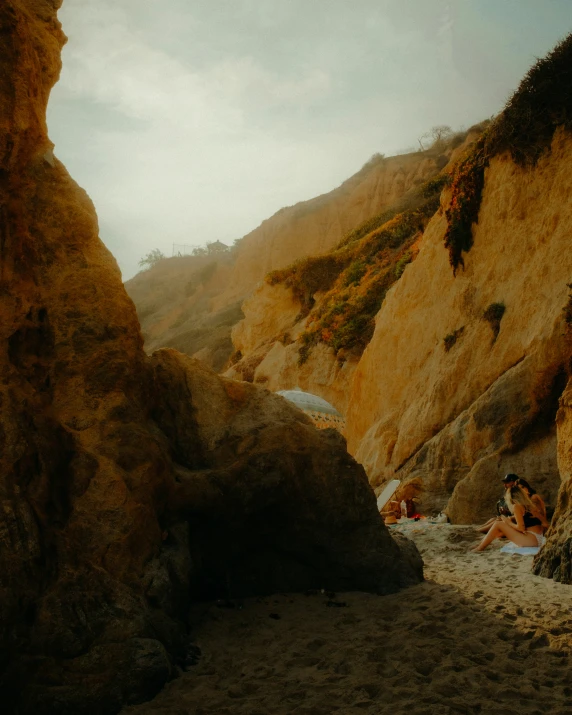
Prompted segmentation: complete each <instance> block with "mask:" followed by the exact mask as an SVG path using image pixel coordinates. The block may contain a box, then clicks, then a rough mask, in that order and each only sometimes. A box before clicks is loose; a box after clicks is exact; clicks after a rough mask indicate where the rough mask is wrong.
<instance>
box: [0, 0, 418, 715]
mask: <svg viewBox="0 0 572 715" xmlns="http://www.w3.org/2000/svg"><path fill="white" fill-rule="evenodd" d="M59 5H60V2H59V0H5V2H4V3H3V4H2V5H1V6H0V29H1V32H2V37H3V43H2V46H3V52H2V53H1V55H0V77H1V80H0V105H1V106H2V107H3V112H2V119H1V123H0V259H1V262H0V315H1V317H2V320H1V323H0V363H1V367H2V379H1V380H0V690H1V693H0V700H1V702H2V706H3V709H4V710H6V711H7V712H18V713H20V714H21V715H28V714H29V713H34V714H35V715H56V714H57V715H63V714H64V713H70V714H71V713H85V715H96V714H97V715H111V714H112V713H117V712H118V711H119V709H120V708H121V706H122V704H124V703H134V702H139V701H141V700H144V699H147V698H150V697H152V696H153V695H154V694H155V693H156V692H157V691H158V690H159V689H160V688H161V687H162V685H163V684H164V683H165V681H166V680H167V679H168V678H169V677H170V676H171V674H172V673H173V670H174V667H175V666H176V664H177V663H179V664H183V663H184V659H185V655H186V638H187V636H186V633H187V631H186V625H185V619H186V615H187V610H188V605H189V602H190V599H191V597H192V596H193V595H195V596H199V595H200V596H204V595H207V594H208V595H228V593H229V591H228V589H229V588H232V594H233V595H238V594H243V593H253V592H257V591H261V592H268V590H272V589H273V588H274V587H276V586H278V585H279V586H280V588H284V589H287V588H297V587H302V586H306V585H310V584H311V585H312V587H322V586H324V585H326V584H329V583H331V584H332V585H333V586H336V587H337V586H342V585H343V586H344V587H347V588H356V587H359V588H370V589H372V590H377V591H380V592H386V591H389V590H392V589H396V588H399V587H400V585H403V584H406V583H410V582H413V581H416V580H418V579H419V578H421V573H420V563H419V562H416V563H413V562H414V561H415V558H416V557H412V556H411V554H409V552H408V548H406V547H402V546H399V547H398V546H397V545H396V544H395V543H394V542H393V541H392V540H391V539H390V537H389V535H388V534H387V532H386V531H385V528H384V526H383V524H382V523H381V520H380V518H379V516H378V514H377V509H376V505H375V498H374V496H373V494H372V493H371V491H370V489H369V487H368V485H367V482H366V479H365V477H364V474H363V472H362V470H361V469H360V468H359V467H358V466H357V465H356V464H355V463H354V462H353V461H352V460H351V458H349V457H348V456H347V453H346V451H345V448H344V445H343V443H341V442H340V441H339V438H337V437H336V436H335V435H327V434H321V433H317V432H316V431H315V430H314V429H313V428H312V427H311V426H310V425H309V424H308V423H307V421H306V420H305V418H304V417H303V415H302V414H301V413H295V412H294V411H293V409H292V408H289V407H288V406H287V405H286V404H285V403H284V401H282V400H279V398H277V397H272V396H270V395H268V394H267V393H265V392H264V391H261V390H259V389H258V388H254V387H250V386H249V387H245V386H242V385H239V386H238V387H235V385H236V383H233V382H222V381H220V379H219V378H217V377H216V376H215V375H214V374H213V373H210V372H208V371H206V370H205V369H201V368H200V367H198V366H197V365H196V364H194V363H190V362H185V361H184V360H182V359H181V358H179V357H177V356H176V355H174V354H173V353H166V354H160V355H159V356H157V357H156V358H154V359H153V360H149V359H148V358H147V357H146V355H145V353H144V351H143V341H142V338H141V335H140V332H139V325H138V322H137V317H136V314H135V309H134V306H133V304H132V302H131V301H130V300H129V298H128V297H127V295H126V293H125V291H124V289H123V286H122V284H121V277H120V273H119V270H118V268H117V265H116V263H115V261H114V259H113V258H112V256H111V255H110V254H109V252H108V251H107V250H106V249H105V247H104V246H103V244H102V243H101V241H100V240H99V238H98V227H97V220H96V216H95V212H94V209H93V206H92V204H91V202H90V200H89V198H88V197H87V195H86V194H85V192H83V191H82V190H81V189H80V188H79V187H78V186H77V185H76V184H75V183H74V182H73V181H72V179H71V178H70V177H69V175H68V174H67V172H66V170H65V168H64V167H63V166H62V164H61V163H59V162H58V161H57V160H56V159H54V157H53V153H52V145H51V143H50V142H49V139H48V138H47V133H46V125H45V108H46V103H47V99H48V95H49V91H50V89H51V86H52V85H53V83H54V82H55V80H56V79H57V76H58V72H59V68H60V49H61V46H62V44H63V42H64V40H65V37H64V35H63V33H62V31H61V28H60V25H59V23H58V21H57V19H56V10H57V8H58V7H59ZM233 390H236V392H233ZM268 419H271V421H270V422H266V421H265V420H268ZM281 432H283V433H284V434H283V435H282V436H281ZM274 490H276V494H277V496H275V495H274ZM303 495H306V496H305V499H306V501H303ZM346 509H347V514H346ZM334 514H335V515H336V519H337V520H336V521H334ZM274 519H275V521H273V520H274ZM329 519H332V522H331V524H330V523H328V520H329ZM246 520H247V521H246ZM278 524H280V525H281V527H282V532H281V533H279V534H276V533H274V528H275V527H276V525H278ZM336 530H337V531H336ZM344 530H346V531H347V541H346V540H345V538H344V536H345V535H344ZM227 538H228V539H230V541H229V542H228V543H226V542H225V539H227ZM225 547H226V548H225ZM242 549H247V550H246V551H243V550H242ZM250 550H251V551H250ZM402 554H403V555H402ZM229 555H230V556H232V559H231V560H230V561H229Z"/></svg>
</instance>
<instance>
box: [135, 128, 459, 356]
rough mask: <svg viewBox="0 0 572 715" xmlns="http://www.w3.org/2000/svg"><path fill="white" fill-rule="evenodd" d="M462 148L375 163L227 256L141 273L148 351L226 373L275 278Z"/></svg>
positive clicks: (172, 262) (284, 213)
mask: <svg viewBox="0 0 572 715" xmlns="http://www.w3.org/2000/svg"><path fill="white" fill-rule="evenodd" d="M462 140H463V138H462V137H455V138H454V139H453V140H451V141H449V142H447V143H445V142H443V143H439V142H438V143H436V144H435V145H434V146H433V147H432V148H431V149H429V150H428V151H425V152H415V153H412V154H404V155H400V156H395V157H389V158H385V157H383V156H381V155H375V156H374V157H372V159H371V160H370V161H369V162H367V164H365V165H364V166H363V167H362V168H361V169H360V171H358V172H357V173H356V174H355V175H354V176H352V177H351V178H350V179H348V180H347V181H345V182H344V183H343V184H342V185H341V186H339V187H338V188H336V189H334V190H333V191H331V192H329V193H327V194H324V195H322V196H319V197H317V198H315V199H312V200H310V201H304V202H301V203H299V204H296V205H295V206H290V207H287V208H283V209H280V211H278V212H277V213H276V214H274V216H272V217H271V218H269V219H267V220H266V221H264V222H263V223H262V224H261V225H260V226H259V227H258V228H256V229H255V230H254V231H252V232H251V233H249V234H248V235H246V236H244V237H243V238H242V239H240V240H239V241H237V242H236V244H235V246H234V247H233V248H232V250H231V251H229V252H228V253H222V254H217V255H216V256H213V257H204V256H198V257H195V256H185V257H183V258H169V259H165V260H163V261H160V262H158V263H157V264H156V265H154V266H153V267H152V268H151V269H149V270H146V271H142V272H141V273H139V274H138V275H137V276H135V277H134V278H132V279H131V280H129V281H127V282H126V283H125V288H126V290H127V292H128V294H129V296H130V297H131V299H132V300H133V302H134V303H135V306H136V308H137V314H138V317H139V320H140V322H141V327H142V330H143V335H144V338H145V349H146V350H147V352H149V353H150V352H153V350H156V349H158V348H160V347H173V348H176V349H177V350H181V351H182V352H185V353H187V354H189V355H193V356H196V357H199V358H201V359H202V360H204V361H205V362H206V363H207V364H209V365H210V366H211V367H213V368H214V369H215V370H221V369H222V368H223V366H224V365H225V363H226V362H227V360H228V359H229V358H230V356H231V354H232V352H233V348H232V343H231V338H230V335H231V329H232V327H233V326H234V325H235V324H237V323H238V322H239V321H240V320H241V319H242V318H243V314H242V312H241V310H240V306H241V303H242V301H243V300H244V299H245V298H247V297H248V296H250V295H251V294H252V293H253V291H254V290H255V289H256V287H257V285H258V284H259V283H262V282H263V280H264V278H265V276H266V275H267V274H268V272H269V271H273V270H278V269H282V268H285V267H286V266H288V265H289V264H290V263H291V262H292V260H296V259H300V258H304V257H307V256H316V255H320V254H324V253H327V252H328V251H330V250H331V249H332V248H334V247H335V246H336V245H337V244H338V243H339V241H340V240H341V239H342V238H343V237H344V236H345V235H347V234H348V233H350V232H351V231H352V230H354V229H356V228H357V227H359V226H360V225H362V224H363V223H364V222H366V221H369V220H371V219H372V218H374V217H376V216H378V215H379V214H380V213H381V212H383V211H385V210H387V209H389V208H390V207H392V206H393V205H395V204H396V202H398V201H399V200H401V199H402V197H403V196H405V195H406V194H407V193H408V192H410V191H412V190H414V189H415V187H416V186H419V185H420V184H422V183H423V182H424V181H427V180H428V179H430V178H431V177H433V176H435V175H436V174H437V173H438V172H439V170H440V169H441V168H442V167H443V166H444V165H445V164H446V163H447V161H448V160H449V157H450V155H451V152H452V151H453V148H454V146H455V145H456V144H458V143H459V142H462ZM209 267H210V268H209ZM201 271H206V272H207V275H206V276H202V277H201Z"/></svg>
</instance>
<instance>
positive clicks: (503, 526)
mask: <svg viewBox="0 0 572 715" xmlns="http://www.w3.org/2000/svg"><path fill="white" fill-rule="evenodd" d="M503 535H504V536H506V538H507V539H509V540H510V541H512V542H513V543H514V544H516V545H517V546H536V545H537V543H538V542H537V540H536V536H534V534H529V533H525V534H523V533H522V532H521V531H518V530H517V529H515V528H514V526H511V525H510V524H507V523H506V521H495V523H494V524H493V525H492V526H491V528H490V529H489V532H488V534H487V535H486V536H485V538H484V539H483V540H482V541H481V543H480V544H479V545H478V546H475V547H474V548H473V549H472V550H473V551H484V550H485V549H486V548H487V546H488V545H489V544H491V543H492V542H493V541H494V540H495V539H498V538H499V536H503Z"/></svg>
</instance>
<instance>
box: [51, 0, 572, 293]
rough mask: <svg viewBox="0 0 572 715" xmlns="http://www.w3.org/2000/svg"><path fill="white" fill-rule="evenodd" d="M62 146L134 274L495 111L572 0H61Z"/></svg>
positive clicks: (568, 21)
mask: <svg viewBox="0 0 572 715" xmlns="http://www.w3.org/2000/svg"><path fill="white" fill-rule="evenodd" d="M59 18H60V20H61V22H62V24H63V28H64V31H65V33H66V34H67V36H68V43H67V45H66V47H65V48H64V51H63V70H62V74H61V78H60V81H59V83H58V84H57V85H56V86H55V88H54V89H53V91H52V95H51V99H50V105H49V108H48V126H49V131H50V137H51V139H52V141H53V142H54V143H55V145H56V148H55V153H56V155H57V156H58V158H59V159H60V160H61V161H63V162H64V164H65V165H66V167H67V168H68V170H69V172H70V173H71V175H72V176H73V177H74V179H75V180H76V181H77V182H78V183H79V184H80V185H81V186H83V188H85V189H86V190H87V192H88V193H89V195H90V196H91V198H92V200H93V201H94V203H95V206H96V209H97V213H98V217H99V225H100V235H101V238H102V240H103V241H104V243H105V244H106V245H107V246H108V248H109V249H110V250H111V251H112V253H113V254H114V255H115V257H116V258H117V261H118V263H119V266H120V268H121V270H122V273H123V277H124V279H125V280H127V279H128V278H130V277H132V276H133V275H134V274H135V273H136V272H137V270H138V261H139V260H140V259H141V257H143V256H144V255H146V254H147V253H148V252H149V251H151V250H152V249H154V248H159V249H160V250H161V251H163V253H165V254H166V255H171V253H172V245H173V243H182V244H188V245H204V244H205V243H206V242H210V241H216V240H220V241H222V242H224V243H227V244H232V242H233V241H234V240H235V239H238V238H240V237H242V236H243V235H245V234H246V233H248V232H250V231H251V230H253V229H254V228H256V226H258V225H259V224H260V223H261V222H262V221H263V220H264V219H266V218H268V217H270V216H271V215H272V214H274V213H275V212H276V211H278V210H279V209H280V208H282V207H284V206H290V205H292V204H295V203H297V202H298V201H303V200H306V199H310V198H313V197H314V196H318V195H319V194H322V193H325V192H327V191H330V190H332V189H334V188H335V187H336V186H339V184H341V183H342V182H343V181H344V180H345V179H347V178H349V177H350V176H351V175H352V174H354V173H355V172H356V171H358V170H359V169H360V167H361V166H362V165H363V164H364V163H365V162H366V161H367V160H368V159H369V158H370V157H371V156H372V155H373V154H374V153H377V152H380V153H383V154H386V155H387V156H389V155H391V154H394V153H397V152H399V151H403V150H405V149H407V148H409V147H412V148H413V147H416V146H417V140H418V138H419V137H421V136H422V135H423V134H424V133H425V132H426V131H427V130H428V129H430V127H432V126H434V125H437V124H447V125H450V126H451V127H453V129H462V128H468V127H469V126H471V125H472V124H475V123H477V122H479V121H481V120H482V119H485V118H488V117H490V116H492V115H494V114H496V113H497V112H499V111H500V110H501V109H502V107H503V105H504V103H505V102H506V100H507V99H508V98H509V96H510V95H511V94H512V92H513V91H514V90H515V89H516V88H517V86H518V84H519V82H520V80H521V78H522V77H523V75H524V74H525V73H526V71H527V70H528V68H529V67H530V66H531V65H532V64H533V63H534V61H535V60H536V58H537V57H542V56H544V55H545V54H546V53H547V52H548V51H550V49H551V48H552V47H553V46H554V45H555V44H556V43H557V42H558V41H559V40H560V39H562V38H563V37H564V36H565V35H566V34H568V33H569V32H570V31H572V2H571V0H352V1H351V2H350V1H349V0H97V2H93V0H64V4H63V6H62V8H61V10H60V11H59Z"/></svg>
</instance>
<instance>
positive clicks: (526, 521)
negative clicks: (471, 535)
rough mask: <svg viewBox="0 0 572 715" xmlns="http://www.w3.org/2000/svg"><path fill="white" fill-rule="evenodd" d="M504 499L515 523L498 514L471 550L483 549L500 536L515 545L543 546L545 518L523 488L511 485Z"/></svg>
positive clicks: (544, 540)
mask: <svg viewBox="0 0 572 715" xmlns="http://www.w3.org/2000/svg"><path fill="white" fill-rule="evenodd" d="M505 499H506V503H507V505H508V507H509V509H510V510H511V511H512V513H513V516H514V519H515V522H516V523H513V522H512V521H511V520H510V519H509V517H507V516H499V517H498V518H497V519H496V520H495V521H494V522H493V524H492V525H491V527H490V529H489V531H488V533H487V534H486V536H485V537H484V539H483V540H482V541H481V543H480V544H478V545H477V546H475V547H473V549H471V550H472V551H484V550H485V549H486V548H487V546H488V545H489V544H491V543H492V542H493V541H494V540H495V539H498V538H500V537H502V536H506V538H507V539H509V541H512V542H513V543H514V544H516V545H517V546H540V547H542V546H544V544H545V542H546V538H545V537H544V529H545V526H547V522H546V518H545V517H544V516H543V515H542V512H541V511H539V510H538V507H537V506H536V505H535V504H534V503H533V502H532V500H531V499H530V497H529V496H528V495H527V494H526V492H525V491H524V489H521V487H519V486H517V485H515V486H513V487H512V488H511V489H510V490H509V491H508V492H507V494H506V496H505Z"/></svg>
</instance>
